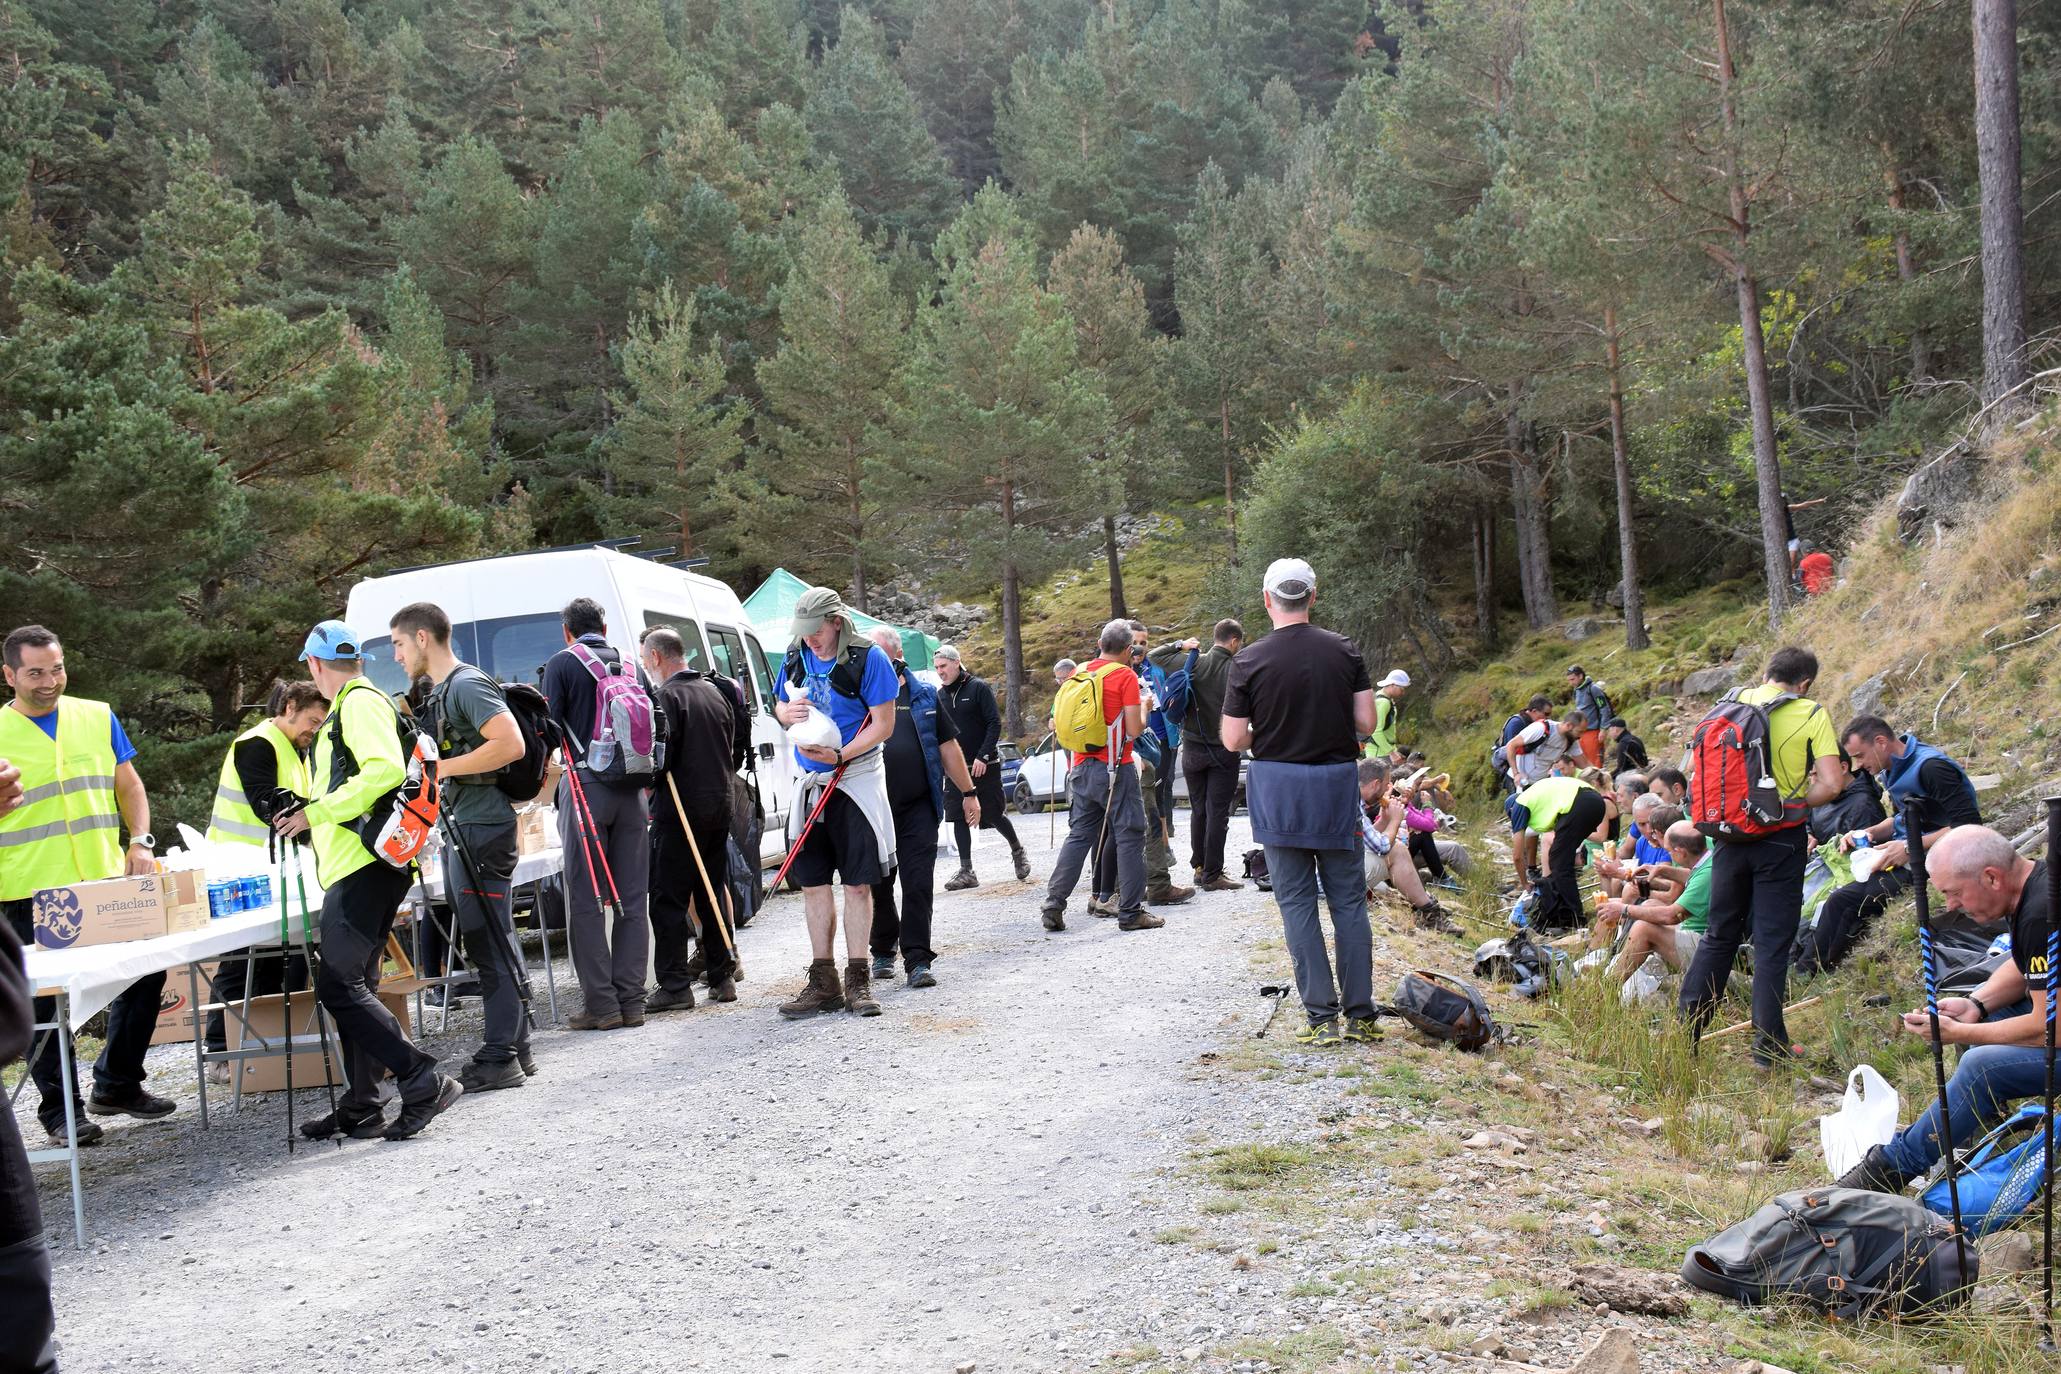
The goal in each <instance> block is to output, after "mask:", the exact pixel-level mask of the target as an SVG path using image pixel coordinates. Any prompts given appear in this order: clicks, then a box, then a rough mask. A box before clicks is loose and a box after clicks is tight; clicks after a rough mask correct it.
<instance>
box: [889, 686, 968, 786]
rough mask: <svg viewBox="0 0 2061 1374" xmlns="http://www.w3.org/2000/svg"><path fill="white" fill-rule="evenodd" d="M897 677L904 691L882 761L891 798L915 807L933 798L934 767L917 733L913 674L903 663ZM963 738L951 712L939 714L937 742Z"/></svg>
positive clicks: (896, 708)
mask: <svg viewBox="0 0 2061 1374" xmlns="http://www.w3.org/2000/svg"><path fill="white" fill-rule="evenodd" d="M895 676H896V677H897V678H899V679H900V681H901V691H900V692H898V693H897V694H896V696H895V730H894V733H893V734H891V735H889V736H888V737H887V743H886V744H885V745H883V746H882V750H883V753H882V755H881V762H882V764H883V765H884V766H885V767H886V768H887V799H888V802H889V803H890V804H891V805H894V806H912V805H914V804H915V803H917V802H927V801H929V800H930V799H931V797H930V770H929V769H928V768H926V767H925V766H924V763H923V738H922V736H920V735H918V734H917V733H916V716H915V714H914V713H913V712H912V711H911V710H910V708H909V675H908V672H907V670H906V669H904V668H903V667H902V666H901V665H900V664H896V665H895ZM958 738H959V727H958V726H957V725H956V724H955V723H954V722H953V720H952V713H951V712H950V711H944V710H940V711H939V712H938V713H937V742H938V743H939V744H944V743H945V742H947V741H949V740H956V739H958Z"/></svg>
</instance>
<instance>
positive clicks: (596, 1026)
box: [565, 1011, 623, 1031]
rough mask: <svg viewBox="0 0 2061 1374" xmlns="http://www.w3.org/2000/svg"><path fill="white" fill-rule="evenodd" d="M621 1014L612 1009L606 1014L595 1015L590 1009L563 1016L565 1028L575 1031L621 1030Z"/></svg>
mask: <svg viewBox="0 0 2061 1374" xmlns="http://www.w3.org/2000/svg"><path fill="white" fill-rule="evenodd" d="M622 1025H623V1014H622V1013H621V1012H619V1011H612V1012H610V1013H608V1015H606V1016H596V1015H594V1013H592V1012H590V1011H579V1012H574V1013H573V1014H572V1015H571V1016H568V1017H566V1018H565V1028H566V1029H567V1030H576V1031H604V1030H621V1029H622Z"/></svg>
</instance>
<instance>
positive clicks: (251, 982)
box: [207, 951, 308, 1050]
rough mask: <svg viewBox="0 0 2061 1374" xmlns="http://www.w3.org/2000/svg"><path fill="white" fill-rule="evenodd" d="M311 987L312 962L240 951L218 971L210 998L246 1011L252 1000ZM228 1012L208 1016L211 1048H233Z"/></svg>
mask: <svg viewBox="0 0 2061 1374" xmlns="http://www.w3.org/2000/svg"><path fill="white" fill-rule="evenodd" d="M307 986H308V961H307V960H306V959H304V958H302V957H301V956H300V955H298V954H293V955H288V954H251V953H249V952H248V951H240V952H238V953H236V954H231V955H229V956H227V957H226V958H224V959H223V960H222V962H221V965H220V966H219V967H217V968H216V969H215V979H214V983H213V985H212V988H211V991H210V992H209V997H210V999H211V1000H213V1001H216V1002H224V1003H230V1004H233V1005H235V1006H236V1007H237V1008H238V1009H239V1010H240V1009H241V1008H242V1005H243V999H244V998H245V997H246V996H249V997H253V998H256V997H276V996H278V995H279V994H280V993H282V992H299V991H301V990H302V989H303V988H305V987H307ZM227 1016H228V1013H227V1012H225V1011H220V1010H217V1011H211V1012H209V1013H208V1024H207V1046H208V1048H209V1049H211V1050H226V1049H228V1048H229V1036H228V1022H227Z"/></svg>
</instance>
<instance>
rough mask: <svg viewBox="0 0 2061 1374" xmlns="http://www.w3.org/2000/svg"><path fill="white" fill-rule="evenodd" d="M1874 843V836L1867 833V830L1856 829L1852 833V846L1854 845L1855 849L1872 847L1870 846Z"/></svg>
mask: <svg viewBox="0 0 2061 1374" xmlns="http://www.w3.org/2000/svg"><path fill="white" fill-rule="evenodd" d="M1874 844H1875V839H1874V837H1873V836H1872V835H1870V834H1869V833H1868V832H1867V831H1865V830H1856V831H1855V832H1854V835H1853V847H1854V848H1855V849H1869V848H1872V847H1873V846H1874Z"/></svg>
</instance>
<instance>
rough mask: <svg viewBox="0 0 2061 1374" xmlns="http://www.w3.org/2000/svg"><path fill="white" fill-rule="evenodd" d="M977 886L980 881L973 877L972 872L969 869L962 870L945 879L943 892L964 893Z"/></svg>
mask: <svg viewBox="0 0 2061 1374" xmlns="http://www.w3.org/2000/svg"><path fill="white" fill-rule="evenodd" d="M979 886H980V879H978V878H976V877H974V876H973V870H972V869H970V868H962V869H960V870H959V871H958V872H957V873H954V874H953V875H952V876H951V877H949V878H947V879H945V891H947V892H964V891H965V890H966V889H967V888H969V887H979Z"/></svg>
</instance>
